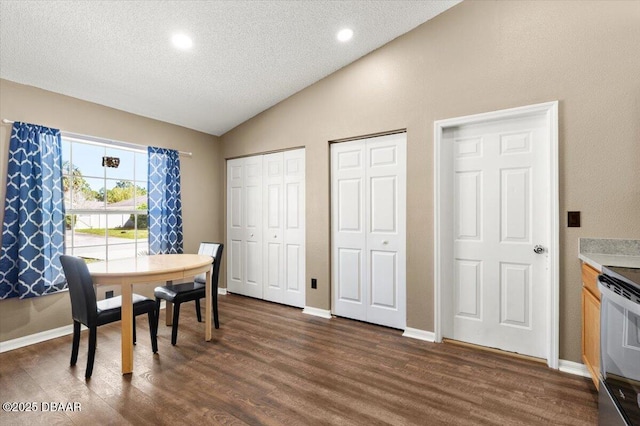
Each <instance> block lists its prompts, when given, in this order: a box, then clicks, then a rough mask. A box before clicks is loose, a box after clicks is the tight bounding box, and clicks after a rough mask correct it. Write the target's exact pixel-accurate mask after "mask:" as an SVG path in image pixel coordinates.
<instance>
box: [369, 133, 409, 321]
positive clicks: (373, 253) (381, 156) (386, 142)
mask: <svg viewBox="0 0 640 426" xmlns="http://www.w3.org/2000/svg"><path fill="white" fill-rule="evenodd" d="M406 137H407V135H406V133H398V134H394V135H387V136H380V137H376V138H371V139H368V140H367V141H366V149H365V162H366V164H367V167H366V170H365V175H366V177H367V180H366V181H367V188H365V191H364V193H365V200H366V203H365V205H366V206H368V209H367V212H366V214H365V218H366V227H367V231H368V232H367V235H366V250H367V256H366V258H367V259H368V260H369V262H370V264H369V265H368V268H367V269H368V271H370V272H369V277H368V279H369V286H370V287H369V289H370V290H369V291H368V294H367V299H366V300H367V305H368V306H367V321H369V322H373V323H375V324H380V325H385V326H388V327H394V328H400V329H404V328H405V326H406V299H407V297H406V203H407V200H406V194H407V189H406ZM373 274H375V276H374V275H373Z"/></svg>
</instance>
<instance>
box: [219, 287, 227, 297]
mask: <svg viewBox="0 0 640 426" xmlns="http://www.w3.org/2000/svg"><path fill="white" fill-rule="evenodd" d="M218 294H221V295H223V296H224V295H226V294H227V289H226V288H222V287H218Z"/></svg>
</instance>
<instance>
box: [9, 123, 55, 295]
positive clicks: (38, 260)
mask: <svg viewBox="0 0 640 426" xmlns="http://www.w3.org/2000/svg"><path fill="white" fill-rule="evenodd" d="M61 151H62V141H61V139H60V131H59V130H57V129H49V128H47V127H42V126H36V125H33V124H27V123H19V122H16V123H14V124H13V129H12V131H11V141H10V142H9V162H8V166H7V194H6V197H5V208H4V221H3V223H2V250H1V251H0V299H7V298H10V297H19V298H20V299H26V298H29V297H35V296H42V295H43V294H48V293H53V292H56V291H59V290H61V289H63V288H65V287H66V281H65V278H64V273H63V271H62V265H61V264H60V255H62V254H64V201H63V196H62V156H61Z"/></svg>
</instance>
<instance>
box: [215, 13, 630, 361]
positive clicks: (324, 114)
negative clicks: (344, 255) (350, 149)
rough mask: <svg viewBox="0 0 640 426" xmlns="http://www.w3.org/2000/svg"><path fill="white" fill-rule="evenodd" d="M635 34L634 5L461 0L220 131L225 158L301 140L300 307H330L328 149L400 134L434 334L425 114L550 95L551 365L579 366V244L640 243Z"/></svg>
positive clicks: (410, 255)
mask: <svg viewBox="0 0 640 426" xmlns="http://www.w3.org/2000/svg"><path fill="white" fill-rule="evenodd" d="M356 37H357V31H356ZM639 40H640V2H631V1H629V2H609V1H606V2H575V1H569V2H563V1H557V2H539V1H536V2H526V1H511V2H506V1H500V2H488V1H482V2H476V1H465V2H463V3H461V4H459V5H458V6H456V7H454V8H453V9H451V10H449V11H447V12H445V13H444V14H442V15H440V16H438V17H437V18H435V19H433V20H432V21H429V22H427V23H425V24H423V25H422V26H420V27H418V28H417V29H415V30H413V31H411V32H409V33H407V34H405V35H403V36H402V37H400V38H398V39H396V40H394V41H393V42H391V43H389V44H388V45H386V46H384V47H382V48H380V49H378V50H377V51H375V52H373V53H371V54H369V55H367V56H365V57H363V58H361V59H360V60H358V61H357V62H355V63H353V64H351V65H349V66H347V67H345V68H343V69H342V70H340V71H338V72H336V73H334V74H332V75H331V76H329V77H327V78H325V79H324V80H322V81H320V82H318V83H316V84H314V85H312V86H310V87H308V88H307V89H305V90H303V91H301V92H299V93H297V94H296V95H294V96H291V97H290V98H288V99H286V100H285V101H283V102H281V103H280V104H278V105H276V106H275V107H273V108H271V109H269V110H267V111H265V112H263V113H261V114H259V115H258V116H256V117H254V118H253V119H251V120H249V121H247V122H246V123H243V124H242V125H240V126H238V127H237V128H235V129H233V130H232V131H230V132H228V133H227V134H225V135H223V136H222V141H223V142H224V156H225V158H230V157H236V156H241V155H247V154H252V153H259V152H263V151H270V150H277V149H283V148H288V147H294V146H301V145H304V146H306V149H307V151H306V152H307V176H306V182H307V200H306V201H307V258H306V262H307V283H308V282H309V281H310V278H311V277H315V278H318V289H317V290H311V289H310V288H309V286H308V284H307V305H309V306H314V307H317V308H322V309H329V308H330V262H329V255H330V244H329V231H330V227H329V149H328V147H329V144H328V141H330V140H336V139H341V138H347V137H353V136H358V135H366V134H371V133H375V132H382V131H388V130H393V129H402V128H406V129H407V132H408V175H407V178H408V197H407V210H408V215H407V216H408V217H407V234H408V235H407V299H408V300H407V310H408V313H407V314H408V318H407V325H408V326H409V327H414V328H418V329H423V330H433V327H434V319H433V316H434V307H433V306H434V296H433V230H432V228H433V178H432V176H433V122H434V120H438V119H445V118H451V117H457V116H462V115H468V114H475V113H481V112H487V111H493V110H498V109H505V108H511V107H517V106H523V105H529V104H534V103H539V102H546V101H552V100H558V101H560V153H559V155H560V198H561V200H560V209H561V215H562V216H561V223H562V228H561V231H560V244H561V254H560V262H561V264H560V279H561V283H560V286H561V288H560V297H561V300H560V322H561V324H560V357H561V359H567V360H571V361H577V362H580V339H581V334H580V333H581V328H580V288H581V283H580V265H579V261H578V259H577V253H578V238H579V237H611V238H635V239H637V238H640V213H638V212H640V44H639V43H638V41H639ZM336 48H346V49H348V48H349V47H348V45H347V46H344V47H342V46H337V47H336ZM612 206H615V207H612ZM567 210H581V211H582V214H583V216H582V227H581V228H566V219H565V216H566V211H567Z"/></svg>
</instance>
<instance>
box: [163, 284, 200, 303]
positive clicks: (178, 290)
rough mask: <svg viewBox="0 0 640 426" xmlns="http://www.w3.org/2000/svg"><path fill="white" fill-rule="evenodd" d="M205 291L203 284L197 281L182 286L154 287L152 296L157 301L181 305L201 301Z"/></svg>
mask: <svg viewBox="0 0 640 426" xmlns="http://www.w3.org/2000/svg"><path fill="white" fill-rule="evenodd" d="M204 291H205V284H204V283H200V282H197V281H194V282H190V283H182V284H172V285H167V286H161V287H156V288H155V290H154V295H155V297H156V298H157V299H164V300H166V301H168V302H171V303H175V302H177V303H182V302H188V301H191V300H196V299H201V298H202V297H203V296H202V295H203V293H204Z"/></svg>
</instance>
